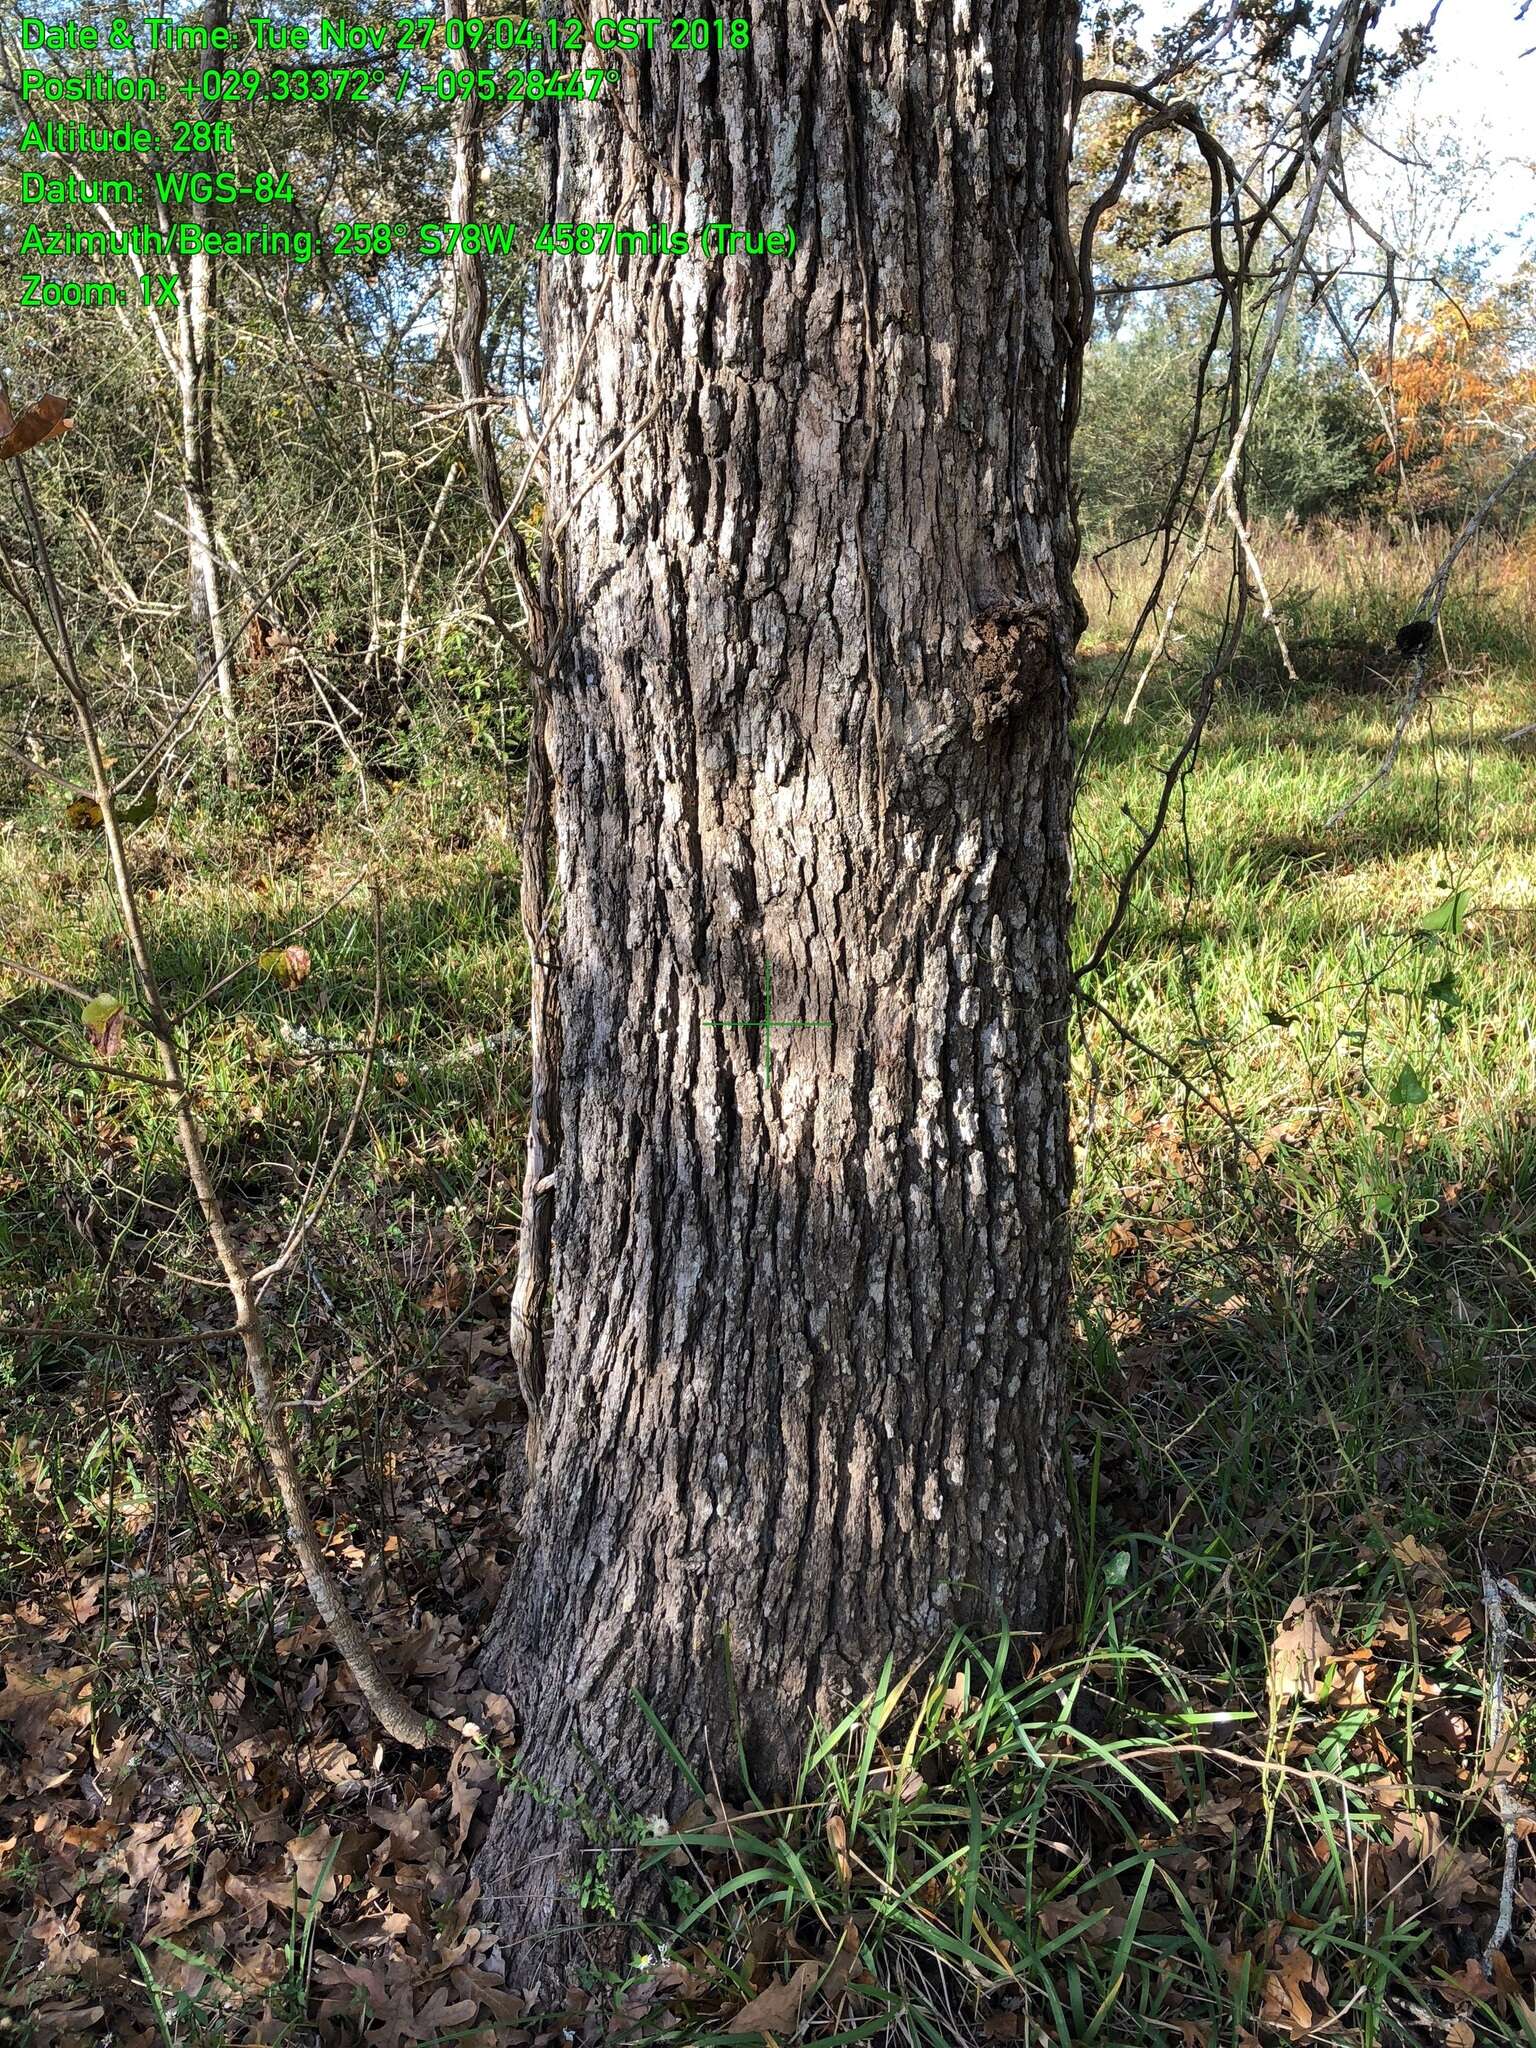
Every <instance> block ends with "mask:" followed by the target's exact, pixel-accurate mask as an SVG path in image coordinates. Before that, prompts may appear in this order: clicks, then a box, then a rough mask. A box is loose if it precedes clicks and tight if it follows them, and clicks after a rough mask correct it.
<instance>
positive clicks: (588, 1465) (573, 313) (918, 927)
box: [481, 0, 1080, 1982]
mask: <svg viewBox="0 0 1536 2048" xmlns="http://www.w3.org/2000/svg"><path fill="white" fill-rule="evenodd" d="M1074 31H1075V7H1074V6H1073V4H1072V0H974V4H964V0H883V4H882V5H881V6H879V7H878V8H871V7H870V6H867V5H852V6H850V5H843V4H840V5H838V6H837V7H835V8H832V9H828V10H824V9H823V8H822V6H821V5H820V4H819V0H787V4H785V5H783V6H781V7H777V8H768V9H761V10H757V11H755V12H754V14H753V16H752V20H751V46H750V49H748V50H726V51H724V52H721V53H715V54H709V55H687V56H683V55H673V54H670V53H669V52H666V51H662V50H658V51H657V52H656V53H655V54H653V55H649V56H647V55H644V54H642V55H640V56H639V58H638V59H637V60H635V61H634V62H633V64H632V65H631V66H630V67H629V68H627V69H626V71H625V75H624V82H623V87H622V91H621V94H620V95H619V100H620V106H619V107H618V108H617V109H613V108H607V109H605V106H604V103H603V102H602V101H598V102H594V103H585V104H580V103H573V102H569V101H567V102H562V103H561V106H560V111H559V112H558V114H557V115H555V116H554V117H553V123H554V125H553V132H552V138H551V178H550V187H549V219H550V220H551V221H553V222H566V221H575V222H580V221H591V222H603V221H613V222H618V223H620V224H622V225H626V226H627V225H633V224H637V223H638V224H639V225H641V226H649V225H650V223H651V222H652V221H655V222H658V223H660V224H662V225H663V226H667V225H670V226H672V227H673V228H680V229H686V230H687V231H689V232H690V233H691V234H692V235H693V236H694V238H695V248H697V244H698V238H699V236H700V234H701V231H702V230H703V229H704V228H705V227H706V226H707V225H708V224H709V223H711V222H721V221H727V220H728V221H730V222H732V223H734V224H735V225H736V226H737V227H740V228H747V229H749V230H751V231H753V232H754V233H758V232H761V231H763V230H767V229H777V230H783V229H793V231H794V235H795V247H794V253H793V256H792V257H783V256H772V255H756V254H745V253H738V254H735V255H727V256H710V257H702V258H701V257H700V256H698V255H696V254H690V255H688V256H685V257H682V258H673V257H671V256H652V255H649V254H636V253H633V252H625V253H620V254H616V255H604V254H602V253H600V252H599V253H590V254H580V253H577V254H573V255H569V256H551V257H549V258H547V259H546V262H545V264H544V277H543V297H542V316H541V317H542V334H543V342H544V347H545V351H546V380H545V398H544V406H545V422H546V426H547V429H548V434H549V442H548V448H549V482H548V491H547V502H546V510H545V519H546V528H547V537H548V540H549V543H550V546H551V547H552V549H553V553H554V560H555V562H556V563H557V565H558V572H559V573H558V576H557V578H556V587H557V589H558V593H559V595H558V614H557V616H556V617H554V618H553V619H552V620H550V621H549V622H548V625H547V627H546V630H547V633H548V643H547V644H548V645H549V647H550V648H551V650H552V652H551V655H550V669H549V674H550V690H551V718H550V725H551V734H552V756H553V770H554V775H555V779H556V792H557V794H556V841H557V872H558V886H559V890H560V895H561V903H562V936H561V964H560V981H559V1002H560V1011H561V1024H562V1034H563V1036H562V1045H563V1050H562V1054H561V1062H560V1069H559V1105H558V1107H559V1122H560V1126H561V1130H562V1139H561V1149H560V1158H559V1166H558V1178H557V1186H556V1191H555V1216H554V1268H553V1282H552V1304H551V1306H552V1322H553V1329H552V1336H551V1339H550V1344H549V1350H548V1357H547V1395H546V1400H545V1405H544V1413H543V1416H542V1418H541V1422H542V1428H541V1436H542V1451H541V1455H540V1457H539V1460H538V1464H537V1468H536V1470H535V1471H534V1473H533V1474H532V1477H531V1481H530V1492H529V1496H528V1498H527V1502H526V1512H525V1516H524V1532H523V1545H522V1550H521V1554H520V1556H519V1559H518V1562H517V1565H516V1567H515V1569H514V1572H513V1575H512V1580H511V1583H510V1585H509V1587H508V1590H507V1594H506V1596H505V1599H504V1602H503V1605H502V1608H501V1611H500V1613H499V1615H498V1617H497V1620H496V1624H495V1628H494V1630H493V1634H492V1639H491V1643H490V1646H489V1649H490V1661H491V1665H492V1668H493V1669H494V1670H496V1671H497V1672H498V1673H499V1676H500V1678H501V1681H502V1682H503V1684H504V1686H505V1689H506V1690H507V1692H508V1693H509V1694H510V1695H511V1696H512V1697H513V1699H514V1701H515V1703H516V1708H517V1713H518V1718H519V1722H520V1725H521V1730H522V1748H521V1755H520V1758H519V1763H520V1768H521V1771H522V1773H523V1776H524V1780H525V1782H527V1783H531V1784H532V1785H533V1786H534V1787H535V1790H534V1792H533V1793H531V1794H530V1793H528V1792H526V1791H523V1792H517V1793H514V1792H510V1791H509V1792H508V1793H507V1794H506V1795H505V1796H504V1798H503V1801H502V1804H501V1807H500V1809H499V1811H498V1814H497V1817H496V1821H495V1825H494V1829H493V1833H492V1836H491V1838H490V1840H489V1842H488V1844H487V1846H486V1849H485V1851H484V1854H483V1857H482V1862H481V1877H482V1880H483V1882H484V1884H485V1889H486V1895H487V1898H488V1899H489V1900H490V1901H491V1902H492V1904H493V1907H494V1910H495V1912H496V1914H497V1916H498V1919H499V1922H500V1925H501V1928H502V1931H503V1933H504V1934H505V1935H506V1937H507V1938H508V1940H509V1941H510V1942H511V1943H512V1944H513V1949H512V1954H511V1963H512V1972H513V1975H514V1977H515V1978H520V1979H521V1980H522V1981H525V1982H535V1981H544V1982H548V1981H549V1979H550V1977H551V1976H552V1975H556V1974H558V1973H559V1971H560V1970H561V1969H563V1968H566V1967H568V1966H569V1964H570V1962H571V1961H572V1959H573V1947H572V1943H573V1937H572V1936H571V1935H570V1934H569V1933H560V1932H555V1933H554V1934H553V1937H552V1938H551V1930H562V1929H568V1928H569V1927H570V1926H571V1925H572V1924H573V1923H575V1922H577V1921H578V1920H579V1919H580V1918H581V1910H580V1904H579V1886H578V1884H577V1882H576V1880H578V1879H579V1876H580V1873H581V1872H582V1870H583V1869H588V1870H590V1868H591V1863H590V1851H591V1847H592V1841H593V1838H594V1836H597V1835H600V1834H601V1833H602V1832H603V1830H604V1829H605V1828H606V1827H607V1826H608V1825H609V1824H610V1822H611V1821H612V1820H613V1818H614V1817H618V1821H619V1823H620V1824H622V1822H623V1821H625V1820H629V1821H633V1820H634V1819H635V1818H636V1817H638V1816H643V1815H646V1814H668V1813H675V1812H676V1810H677V1807H678V1804H679V1803H680V1787H679V1784H678V1782H677V1779H676V1776H675V1774H674V1771H673V1768H672V1766H671V1764H670V1762H669V1760H668V1757H667V1754H666V1751H665V1748H664V1746H663V1745H662V1744H661V1743H660V1742H659V1741H658V1740H657V1739H656V1737H655V1735H654V1733H653V1731H652V1729H651V1725H650V1723H649V1721H648V1719H647V1718H646V1716H645V1715H644V1714H643V1713H642V1712H641V1711H640V1709H639V1707H638V1706H637V1705H636V1704H635V1698H634V1695H635V1694H636V1693H638V1694H640V1695H641V1696H643V1697H644V1699H645V1700H646V1701H647V1702H648V1703H649V1705H650V1706H651V1708H652V1709H653V1710H654V1712H655V1714H656V1715H657V1717H658V1718H659V1720H660V1721H661V1722H662V1723H663V1724H664V1725H665V1726H666V1727H667V1728H668V1730H669V1731H670V1732H671V1735H672V1737H673V1739H674V1741H675V1742H676V1744H677V1745H678V1747H679V1749H680V1750H681V1751H682V1752H683V1753H684V1754H685V1755H686V1756H688V1757H689V1758H690V1759H691V1761H692V1762H693V1764H694V1765H695V1767H696V1768H698V1769H699V1770H700V1772H701V1775H703V1776H704V1777H705V1778H706V1780H707V1779H708V1776H709V1774H710V1773H711V1772H715V1773H717V1774H718V1777H719V1781H720V1783H721V1784H722V1786H725V1787H727V1788H728V1787H729V1785H730V1783H731V1781H732V1780H733V1779H734V1778H735V1777H736V1776H737V1770H736V1762H735V1754H736V1731H737V1730H738V1729H739V1732H740V1737H741V1740H742V1743H743V1745H744V1750H745V1755H746V1758H747V1761H748V1765H749V1767H750V1770H751V1772H752V1775H753V1782H754V1785H755V1789H756V1790H757V1792H758V1793H759V1794H761V1795H764V1796H767V1797H770V1798H771V1797H773V1796H774V1795H775V1794H776V1793H782V1791H783V1790H784V1788H785V1785H786V1783H787V1782H788V1780H789V1777H790V1774H791V1772H792V1768H793V1763H794V1760H795V1758H796V1756H797V1755H798V1753H799V1752H800V1750H801V1747H802V1745H803V1744H804V1742H805V1740H806V1737H807V1734H808V1732H809V1729H810V1725H811V1722H812V1718H813V1717H814V1716H816V1715H818V1714H819V1715H830V1714H832V1713H834V1712H836V1711H837V1710H838V1709H839V1707H840V1706H842V1705H843V1704H845V1703H846V1702H848V1701H849V1700H850V1699H851V1698H854V1697H856V1696H858V1695H860V1694H861V1693H862V1692H864V1691H865V1690H866V1689H867V1688H868V1687H869V1686H870V1684H871V1683H872V1681H873V1680H874V1678H875V1677H876V1675H877V1673H878V1671H879V1668H880V1666H881V1663H882V1661H883V1660H884V1658H885V1657H886V1655H887V1654H888V1653H891V1652H894V1653H895V1655H896V1657H897V1659H898V1660H900V1659H904V1658H907V1657H909V1656H912V1655H914V1654H916V1653H919V1652H921V1651H922V1650H923V1649H924V1648H926V1647H927V1646H928V1645H930V1644H933V1643H934V1642H936V1641H937V1640H941V1639H942V1638H943V1637H944V1636H945V1635H946V1634H947V1633H948V1632H949V1631H950V1630H951V1629H952V1628H953V1627H955V1626H956V1625H957V1624H959V1623H962V1622H964V1623H969V1624H973V1625H975V1626H976V1627H978V1628H982V1629H990V1628H993V1627H995V1626H996V1624H997V1623H999V1622H1000V1621H1001V1620H1003V1619H1004V1618H1006V1619H1007V1620H1008V1622H1009V1623H1010V1624H1011V1625H1013V1626H1015V1627H1021V1626H1022V1627H1026V1628H1027V1627H1030V1626H1034V1625H1039V1624H1041V1623H1042V1622H1044V1621H1046V1620H1048V1619H1049V1618H1050V1616H1051V1613H1052V1610H1053V1608H1054V1607H1056V1606H1057V1605H1058V1603H1059V1601H1060V1597H1061V1588H1062V1579H1063V1568H1064V1531H1063V1509H1062V1486H1061V1477H1060V1468H1059V1459H1058V1443H1057V1435H1058V1426H1059V1420H1060V1415H1059V1406H1060V1401H1059V1389H1060V1367H1061V1356H1062V1345H1063V1322H1064V1305H1065V1285H1066V1272H1067V1205H1068V1195H1069V1185H1070V1178H1071V1166H1070V1153H1069V1149H1068V1141H1067V1125H1066V1079H1067V1058H1066V1022H1067V1007H1068V966H1067V918H1068V849H1067V823H1068V741H1067V711H1068V699H1069V693H1070V683H1069V663H1070V656H1071V650H1072V646H1073V643H1074V640H1075V637H1076V632H1077V622H1078V618H1079V616H1080V615H1079V612H1078V608H1077V604H1076V599H1075V597H1074V594H1073V591H1072V585H1071V569H1072V561H1073V555H1074V548H1075V540H1074V532H1073V524H1072V516H1071V508H1070V501H1069V495H1068V486H1067V477H1066V447H1065V442H1066V432H1065V423H1064V414H1063V391H1064V383H1065V379H1066V373H1067V365H1068V359H1069V355H1070V350H1071V345H1072V344H1071V338H1070V336H1071V326H1072V315H1071V296H1070V294H1071V279H1070V274H1069V269H1068V259H1067V258H1066V257H1065V256H1064V254H1063V248H1064V243H1063V239H1062V231H1061V229H1060V227H1059V223H1060V222H1061V221H1062V219H1063V218H1064V213H1065V176H1066V169H1065V166H1066V155H1067V148H1068V143H1069V129H1070V121H1071V112H1072V91H1073V66H1074V49H1073V36H1074ZM606 61H609V62H611V61H614V60H612V59H608V60H606ZM768 983H771V1001H772V1014H773V1016H775V1017H777V1018H784V1019H807V1020H815V1028H793V1029H775V1030H773V1031H772V1033H771V1039H770V1036H769V1034H767V1033H765V1031H764V1030H763V1029H762V1028H761V1026H759V1025H755V1024H750V1023H749V1024H747V1025H744V1026H743V1025H737V1024H736V1023H735V1022H733V1021H732V1020H738V1019H745V1020H753V1019H756V1018H758V1017H759V1016H761V1014H762V1013H763V997H764V990H765V984H768ZM614 1867H615V1868H617V1867H620V1866H618V1865H616V1866H614ZM609 1881H610V1882H611V1874H610V1880H609Z"/></svg>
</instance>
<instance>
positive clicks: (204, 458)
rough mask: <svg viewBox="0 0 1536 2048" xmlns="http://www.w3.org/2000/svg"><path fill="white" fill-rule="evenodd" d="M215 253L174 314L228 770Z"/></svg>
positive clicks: (192, 545) (223, 18)
mask: <svg viewBox="0 0 1536 2048" xmlns="http://www.w3.org/2000/svg"><path fill="white" fill-rule="evenodd" d="M202 20H203V26H204V27H205V28H227V27H228V26H229V0H206V4H205V6H204V8H203V13H202ZM206 55H207V64H206V68H207V69H208V70H210V71H219V72H222V71H223V69H224V66H225V62H226V56H225V53H223V52H212V51H210V52H208V53H206ZM198 118H199V119H201V120H205V121H216V120H219V119H220V118H221V112H220V102H219V100H218V99H217V98H216V97H214V96H209V97H207V98H205V99H203V100H202V101H201V102H200V103H199V105H198ZM196 164H197V168H198V170H199V171H203V172H206V173H207V174H208V175H209V176H214V175H216V174H217V172H218V171H219V169H220V168H221V165H220V163H219V160H218V158H217V157H216V156H215V155H214V154H213V153H212V152H203V153H202V154H200V155H199V156H198V157H197V159H196ZM192 214H193V218H194V220H195V221H196V222H197V223H198V225H199V226H200V227H204V228H207V227H212V226H213V225H214V224H215V223H214V220H213V214H214V208H213V206H212V205H211V204H209V203H208V202H206V201H203V202H199V203H198V204H196V205H194V207H193V209H192ZM214 266H215V258H213V257H212V256H209V255H207V254H206V253H199V254H197V255H195V256H189V257H188V258H187V260H186V263H185V265H184V266H183V269H182V273H181V286H182V289H181V294H180V297H179V301H178V305H177V313H176V377H177V384H178V387H179V396H180V399H181V465H182V503H183V506H184V509H185V512H186V520H187V561H188V570H189V574H190V578H191V597H192V609H193V612H194V614H195V615H196V616H198V617H200V618H201V620H202V623H203V626H204V628H205V631H206V635H207V648H208V666H210V667H211V668H212V669H213V671H214V675H215V678H216V681H217V684H218V692H219V710H220V714H221V716H222V718H223V722H224V756H225V760H226V762H227V763H228V764H229V766H230V767H231V768H233V767H234V766H235V764H236V762H237V760H238V758H239V750H240V743H239V707H238V705H237V704H236V701H235V664H234V653H233V650H232V649H231V647H230V645H229V641H228V637H227V635H226V633H225V629H224V591H223V576H222V573H221V571H220V568H219V557H218V550H217V548H216V546H215V545H214V532H215V516H214V497H213V492H214V484H213V460H214V456H213V341H212V335H213V323H214V318H215V314H216V312H217V275H216V271H215V267H214Z"/></svg>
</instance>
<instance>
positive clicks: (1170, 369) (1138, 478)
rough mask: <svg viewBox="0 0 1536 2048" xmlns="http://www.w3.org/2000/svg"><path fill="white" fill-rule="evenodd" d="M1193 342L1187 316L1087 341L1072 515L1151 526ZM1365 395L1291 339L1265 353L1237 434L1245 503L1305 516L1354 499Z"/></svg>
mask: <svg viewBox="0 0 1536 2048" xmlns="http://www.w3.org/2000/svg"><path fill="white" fill-rule="evenodd" d="M1197 347H1198V342H1197V339H1196V337H1195V334H1194V333H1193V331H1191V330H1190V328H1189V327H1188V325H1187V321H1180V322H1178V323H1175V322H1173V321H1159V322H1147V323H1144V324H1141V325H1138V326H1137V327H1136V328H1135V329H1134V330H1132V331H1131V332H1129V333H1128V334H1126V335H1125V336H1124V337H1123V338H1122V339H1117V340H1109V341H1102V342H1099V343H1097V344H1096V345H1095V346H1094V347H1093V348H1091V349H1090V350H1089V352H1088V356H1087V360H1086V364H1085V368H1084V380H1083V411H1082V418H1081V421H1080V423H1079V426H1078V430H1077V439H1076V442H1075V444H1074V456H1075V467H1076V472H1077V479H1078V484H1079V489H1080V492H1081V515H1082V520H1083V524H1084V526H1085V527H1086V528H1087V530H1088V531H1089V532H1091V533H1093V534H1095V535H1109V534H1113V535H1125V534H1131V533H1137V532H1144V531H1152V530H1154V529H1155V528H1156V527H1157V526H1158V525H1159V524H1160V523H1161V521H1162V519H1163V518H1164V516H1165V513H1166V508H1167V505H1168V501H1169V497H1170V494H1171V493H1172V492H1173V491H1174V490H1175V488H1176V485H1177V481H1178V475H1179V467H1180V463H1181V461H1182V459H1183V453H1184V445H1185V441H1186V438H1187V436H1188V432H1189V419H1190V411H1191V406H1192V404H1193V400H1194V378H1195V369H1196V362H1197V354H1196V351H1197ZM1375 430H1376V428H1375V420H1374V415H1373V414H1372V413H1371V412H1370V409H1369V401H1368V400H1367V398H1366V397H1365V394H1364V393H1363V392H1362V391H1361V390H1360V388H1359V387H1358V385H1357V384H1355V383H1353V382H1352V381H1351V380H1350V379H1349V378H1348V377H1347V376H1346V375H1345V374H1344V373H1343V372H1342V370H1341V369H1340V368H1339V367H1338V366H1337V365H1336V364H1334V363H1331V362H1329V361H1327V360H1326V359H1321V358H1315V357H1314V358H1308V357H1304V356H1302V355H1301V354H1299V353H1298V352H1297V351H1295V350H1292V351H1289V352H1288V353H1286V354H1285V355H1282V357H1281V359H1280V360H1279V361H1278V362H1277V363H1276V365H1275V368H1274V371H1273V372H1272V374H1271V377H1270V381H1269V383H1268V384H1267V386H1266V388H1265V393H1264V397H1263V400H1262V402H1261V404H1260V407H1259V411H1258V414H1257V417H1256V420H1255V426H1254V432H1253V434H1252V436H1251V438H1250V444H1249V463H1248V479H1249V503H1250V506H1251V508H1252V510H1253V511H1254V512H1255V513H1257V514H1259V515H1261V516H1267V517H1269V518H1272V519H1283V518H1293V519H1298V520H1306V519H1311V518H1314V517H1316V516H1318V515H1319V514H1322V513H1334V514H1336V513H1339V512H1341V511H1344V510H1347V509H1348V508H1349V507H1350V506H1351V505H1353V504H1355V503H1356V502H1358V500H1359V499H1360V497H1361V495H1362V493H1363V492H1364V491H1365V490H1366V488H1367V487H1368V485H1369V484H1370V482H1371V477H1372V470H1373V467H1374V461H1373V457H1372V455H1371V452H1370V441H1371V436H1372V433H1373V432H1374V431H1375Z"/></svg>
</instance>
